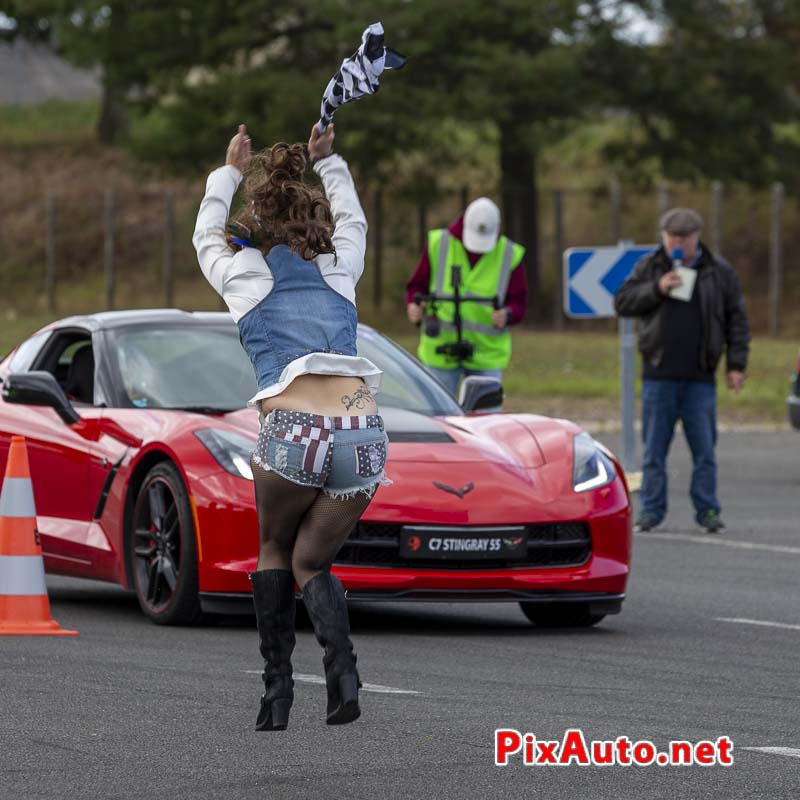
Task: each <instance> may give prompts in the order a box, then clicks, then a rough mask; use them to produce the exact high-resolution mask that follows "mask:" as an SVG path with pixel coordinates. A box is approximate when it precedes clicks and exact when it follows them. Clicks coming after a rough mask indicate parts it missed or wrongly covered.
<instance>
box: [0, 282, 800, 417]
mask: <svg viewBox="0 0 800 800" xmlns="http://www.w3.org/2000/svg"><path fill="white" fill-rule="evenodd" d="M190 296H193V293H189V294H183V295H181V294H179V296H178V300H179V301H180V300H181V299H183V300H184V302H183V303H179V305H181V307H184V308H195V307H198V305H199V306H202V307H204V308H215V307H216V306H215V305H213V304H209V303H206V302H202V303H199V304H188V303H187V302H186V301H187V300H188V299H189V297H190ZM202 299H203V300H207V299H208V298H207V297H206V295H205V294H203V296H202ZM144 305H148V304H147V303H145V304H144ZM149 305H156V306H157V305H159V303H158V302H157V301H156V302H154V303H150V304H149ZM74 310H76V311H78V310H81V311H82V310H88V309H74ZM65 313H66V312H65ZM365 316H369V315H365ZM386 317H389V315H388V314H385V315H384V320H383V323H382V324H379V325H377V327H379V328H381V329H382V330H386V331H390V332H391V335H392V337H393V338H394V339H395V340H396V341H398V342H399V343H400V344H402V345H403V346H404V347H405V348H406V349H407V350H410V351H411V352H412V353H413V352H415V350H416V342H417V334H416V333H415V332H409V331H408V327H407V326H405V325H404V323H403V321H402V318H401V317H400V314H399V313H398V314H395V315H392V316H391V317H390V318H389V319H386ZM51 318H52V316H51V315H48V314H47V313H44V312H42V313H38V314H32V315H24V316H21V315H17V314H16V313H14V312H13V311H5V312H2V313H0V353H3V354H4V353H7V352H8V351H9V350H10V349H11V347H13V346H14V344H15V343H17V342H19V341H20V340H21V339H23V338H24V337H26V336H28V335H29V334H30V333H32V332H33V331H34V330H36V329H37V328H39V327H41V326H42V325H44V324H46V323H47V322H49V321H50V319H51ZM368 321H369V322H370V323H371V324H375V323H376V322H377V320H372V319H370V320H368ZM797 353H798V343H797V342H796V341H793V340H786V339H768V338H758V339H756V340H754V342H753V347H752V352H751V356H750V370H749V372H748V380H747V384H746V386H745V389H744V391H743V392H742V393H741V394H740V395H738V396H736V395H734V394H732V393H731V392H729V391H728V390H727V389H726V388H725V387H724V385H723V379H722V372H721V371H720V373H719V387H718V388H719V418H720V422H722V423H728V424H741V423H745V424H759V423H761V424H767V425H774V424H782V423H785V421H786V407H785V401H786V394H787V390H788V386H789V377H790V375H791V373H792V372H793V371H794V369H795V366H796V364H797ZM638 370H639V364H638V360H637V373H638ZM504 382H505V388H506V393H507V400H506V405H505V407H506V409H507V410H509V411H526V412H531V413H537V414H546V415H548V416H561V417H568V418H571V419H575V420H579V421H582V422H587V423H592V422H594V423H603V422H607V421H616V420H617V419H618V418H619V341H618V339H617V336H616V335H615V334H612V333H596V332H594V333H575V332H566V333H555V332H540V331H516V332H515V333H514V355H513V358H512V361H511V366H510V367H509V369H508V370H507V371H506V373H505V380H504ZM639 388H640V387H639V381H638V380H637V397H638V393H639Z"/></svg>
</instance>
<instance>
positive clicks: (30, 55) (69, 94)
mask: <svg viewBox="0 0 800 800" xmlns="http://www.w3.org/2000/svg"><path fill="white" fill-rule="evenodd" d="M100 94H101V86H100V73H99V70H87V69H80V68H79V67H76V66H74V65H73V64H70V63H69V62H68V61H64V59H63V58H61V57H59V56H58V55H57V54H56V53H55V52H54V51H53V49H52V48H51V47H48V46H47V45H46V44H40V43H34V42H28V41H26V40H24V39H21V38H19V37H17V38H16V39H15V40H14V41H12V42H0V105H22V106H27V105H35V104H37V103H43V102H44V101H45V100H92V99H95V98H99V97H100Z"/></svg>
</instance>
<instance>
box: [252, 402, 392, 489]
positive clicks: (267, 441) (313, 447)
mask: <svg viewBox="0 0 800 800" xmlns="http://www.w3.org/2000/svg"><path fill="white" fill-rule="evenodd" d="M368 428H377V429H379V430H378V431H376V432H377V433H379V434H380V436H379V439H381V440H380V441H376V442H375V443H372V444H370V445H369V448H371V449H363V453H362V452H359V460H361V461H362V462H363V464H362V466H363V468H362V471H361V474H362V476H363V472H364V471H368V470H370V469H371V468H374V469H375V471H376V473H378V472H380V473H382V471H383V466H384V464H385V462H386V444H385V434H384V433H383V420H382V419H381V417H380V416H379V415H378V414H370V415H365V416H348V417H333V416H327V415H323V414H309V413H307V412H303V411H284V410H274V411H271V412H270V413H269V414H268V415H267V416H266V418H265V419H264V424H263V425H262V426H261V432H260V433H259V436H258V441H257V442H256V449H255V451H254V453H253V461H254V463H256V464H258V465H259V466H261V467H263V468H264V469H269V470H272V471H274V472H277V473H278V474H280V475H282V476H283V477H285V478H288V479H289V480H291V481H293V482H294V483H299V484H302V485H305V486H317V487H322V486H324V485H325V483H326V481H327V479H328V476H329V475H330V472H331V458H332V454H333V446H334V439H335V437H336V433H337V431H356V430H366V429H368ZM358 450H359V451H361V450H362V448H358ZM370 456H371V459H370Z"/></svg>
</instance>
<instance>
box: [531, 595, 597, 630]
mask: <svg viewBox="0 0 800 800" xmlns="http://www.w3.org/2000/svg"><path fill="white" fill-rule="evenodd" d="M519 607H520V608H521V609H522V613H523V614H525V616H526V617H527V618H528V619H529V620H530V621H531V622H532V623H533V624H534V625H536V627H537V628H591V627H592V625H597V623H598V622H600V620H601V619H604V618H605V616H606V615H605V614H591V613H590V612H589V606H588V605H586V604H584V603H561V604H559V603H552V604H551V603H536V602H525V601H524V600H523V601H521V602H520V604H519Z"/></svg>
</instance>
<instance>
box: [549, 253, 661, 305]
mask: <svg viewBox="0 0 800 800" xmlns="http://www.w3.org/2000/svg"><path fill="white" fill-rule="evenodd" d="M655 249H656V245H654V244H640V245H618V246H616V247H571V248H570V249H569V250H566V251H565V252H564V313H565V314H566V315H567V316H568V317H575V318H579V319H596V318H598V317H613V316H616V315H615V314H614V295H615V294H616V292H617V289H619V287H620V286H622V284H623V283H624V282H625V279H626V278H627V277H628V275H630V274H631V271H632V270H633V267H634V265H635V264H636V262H637V261H638V260H639V259H640V258H641V257H642V256H646V255H647V254H648V253H651V252H652V251H653V250H655Z"/></svg>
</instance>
